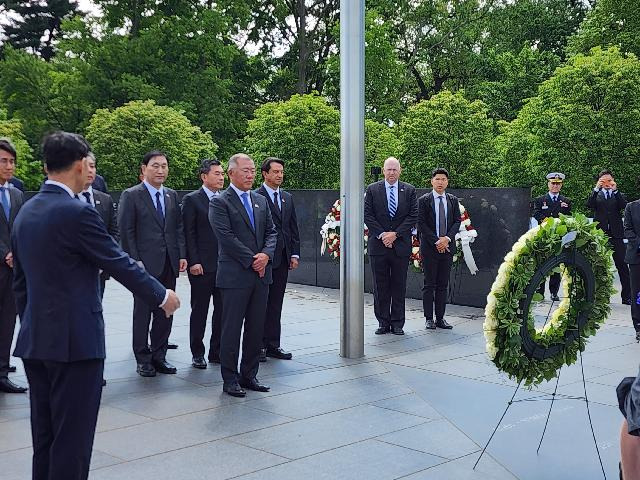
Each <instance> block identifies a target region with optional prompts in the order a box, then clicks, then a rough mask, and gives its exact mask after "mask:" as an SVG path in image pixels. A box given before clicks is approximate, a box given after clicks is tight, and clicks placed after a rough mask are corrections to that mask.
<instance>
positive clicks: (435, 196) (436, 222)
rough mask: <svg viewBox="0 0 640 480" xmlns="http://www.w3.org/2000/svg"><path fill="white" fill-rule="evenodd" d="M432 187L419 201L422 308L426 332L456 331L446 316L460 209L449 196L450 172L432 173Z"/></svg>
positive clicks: (441, 169)
mask: <svg viewBox="0 0 640 480" xmlns="http://www.w3.org/2000/svg"><path fill="white" fill-rule="evenodd" d="M431 186H432V187H433V190H432V191H431V192H429V193H426V194H424V195H423V196H422V197H420V199H419V200H418V235H419V236H420V254H421V255H422V266H423V268H424V286H423V287H422V306H423V310H424V317H425V320H426V322H425V327H426V328H427V329H429V330H433V329H435V328H436V327H438V328H444V329H447V330H450V329H452V328H453V327H452V326H451V325H450V324H449V323H447V321H446V320H445V318H444V313H445V310H446V306H447V289H448V287H449V274H450V273H451V265H453V255H454V254H455V253H456V233H458V230H460V205H459V202H458V198H457V197H455V196H454V195H451V194H450V193H447V192H446V189H447V187H448V186H449V172H447V170H445V169H444V168H436V169H435V170H433V172H431ZM434 303H435V305H434ZM434 307H435V317H436V321H435V323H434V321H433V314H434Z"/></svg>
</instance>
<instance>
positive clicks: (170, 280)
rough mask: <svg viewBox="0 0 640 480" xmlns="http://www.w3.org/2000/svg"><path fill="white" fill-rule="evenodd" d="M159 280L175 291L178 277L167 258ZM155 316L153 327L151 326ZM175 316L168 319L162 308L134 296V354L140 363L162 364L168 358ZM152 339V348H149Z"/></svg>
mask: <svg viewBox="0 0 640 480" xmlns="http://www.w3.org/2000/svg"><path fill="white" fill-rule="evenodd" d="M156 278H157V280H158V281H159V282H160V283H161V284H162V285H164V286H165V287H166V288H170V289H171V290H175V288H176V277H175V275H174V273H173V269H172V268H171V261H170V260H169V258H167V259H166V260H165V262H164V269H163V270H162V273H161V274H160V276H159V277H156ZM152 316H153V325H152V326H151V331H149V324H150V322H151V317H152ZM172 323H173V316H171V317H167V315H166V314H165V312H164V310H162V309H161V308H160V307H157V306H156V307H151V306H150V305H149V304H147V303H146V302H145V301H144V300H142V298H140V297H137V296H136V295H134V296H133V353H134V354H135V356H136V361H137V362H138V363H151V362H152V361H153V362H162V361H164V359H165V357H166V356H167V344H168V343H169V335H170V334H171V325H172ZM149 337H151V348H149Z"/></svg>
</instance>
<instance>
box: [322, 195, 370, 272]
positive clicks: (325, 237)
mask: <svg viewBox="0 0 640 480" xmlns="http://www.w3.org/2000/svg"><path fill="white" fill-rule="evenodd" d="M320 236H321V237H322V244H321V246H320V255H324V252H325V251H326V252H328V253H329V256H330V257H331V258H332V259H334V260H339V259H340V199H338V200H336V201H335V202H334V203H333V205H332V206H331V210H330V211H329V213H328V214H327V216H326V217H325V219H324V224H323V225H322V228H320ZM368 242H369V229H368V228H367V226H366V225H365V226H364V254H365V255H366V254H367V244H368Z"/></svg>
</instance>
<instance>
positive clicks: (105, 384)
mask: <svg viewBox="0 0 640 480" xmlns="http://www.w3.org/2000/svg"><path fill="white" fill-rule="evenodd" d="M102 386H103V387H106V386H107V381H106V380H105V379H104V378H103V379H102Z"/></svg>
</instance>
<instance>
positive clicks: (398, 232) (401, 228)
mask: <svg viewBox="0 0 640 480" xmlns="http://www.w3.org/2000/svg"><path fill="white" fill-rule="evenodd" d="M401 171H402V169H401V167H400V162H399V161H398V160H397V159H395V158H393V157H389V158H387V159H386V160H385V162H384V167H383V169H382V173H383V175H384V180H382V181H379V182H376V183H372V184H371V185H369V186H368V187H367V192H366V194H365V200H364V223H365V224H366V225H367V228H368V229H369V242H368V246H367V251H368V254H369V261H370V262H371V273H372V275H373V310H374V313H375V315H376V318H377V319H378V329H377V330H376V335H382V334H385V333H389V332H391V333H393V334H394V335H404V330H403V329H402V327H404V320H405V309H404V299H405V294H406V292H407V270H408V268H409V256H410V255H411V248H412V245H411V230H412V229H413V228H414V226H415V225H416V220H417V219H418V202H417V200H416V189H415V188H414V186H413V185H410V184H408V183H405V182H401V181H399V178H400V173H401Z"/></svg>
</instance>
